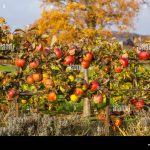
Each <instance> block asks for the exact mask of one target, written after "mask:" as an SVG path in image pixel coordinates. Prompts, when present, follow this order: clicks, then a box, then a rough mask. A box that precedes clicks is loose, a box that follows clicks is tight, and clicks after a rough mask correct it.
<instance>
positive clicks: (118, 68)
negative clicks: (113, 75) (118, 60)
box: [115, 66, 123, 73]
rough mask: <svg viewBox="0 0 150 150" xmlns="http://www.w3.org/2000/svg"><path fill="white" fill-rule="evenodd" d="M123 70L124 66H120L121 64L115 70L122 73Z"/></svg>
mask: <svg viewBox="0 0 150 150" xmlns="http://www.w3.org/2000/svg"><path fill="white" fill-rule="evenodd" d="M122 70H123V69H122V67H120V66H119V67H117V68H116V69H115V71H116V72H117V73H121V72H122Z"/></svg>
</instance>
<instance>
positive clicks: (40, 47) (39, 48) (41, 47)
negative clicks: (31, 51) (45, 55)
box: [36, 44, 43, 52]
mask: <svg viewBox="0 0 150 150" xmlns="http://www.w3.org/2000/svg"><path fill="white" fill-rule="evenodd" d="M36 50H37V51H38V52H43V45H42V44H39V45H38V46H36Z"/></svg>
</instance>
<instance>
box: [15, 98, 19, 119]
mask: <svg viewBox="0 0 150 150" xmlns="http://www.w3.org/2000/svg"><path fill="white" fill-rule="evenodd" d="M16 117H19V103H18V97H17V99H16Z"/></svg>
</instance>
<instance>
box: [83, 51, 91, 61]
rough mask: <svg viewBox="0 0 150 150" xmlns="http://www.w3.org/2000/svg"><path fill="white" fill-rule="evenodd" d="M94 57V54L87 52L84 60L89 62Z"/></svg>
mask: <svg viewBox="0 0 150 150" xmlns="http://www.w3.org/2000/svg"><path fill="white" fill-rule="evenodd" d="M92 59H93V54H92V53H91V52H88V53H86V55H85V56H84V57H83V60H84V61H88V62H90V61H92Z"/></svg>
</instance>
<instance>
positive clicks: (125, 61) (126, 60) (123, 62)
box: [119, 58, 129, 68]
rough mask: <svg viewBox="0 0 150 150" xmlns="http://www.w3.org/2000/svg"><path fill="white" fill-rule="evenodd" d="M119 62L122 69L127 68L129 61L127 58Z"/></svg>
mask: <svg viewBox="0 0 150 150" xmlns="http://www.w3.org/2000/svg"><path fill="white" fill-rule="evenodd" d="M119 62H120V63H121V64H122V65H123V67H124V68H126V67H128V64H129V61H128V59H127V58H120V59H119Z"/></svg>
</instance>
